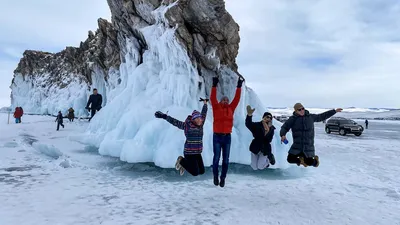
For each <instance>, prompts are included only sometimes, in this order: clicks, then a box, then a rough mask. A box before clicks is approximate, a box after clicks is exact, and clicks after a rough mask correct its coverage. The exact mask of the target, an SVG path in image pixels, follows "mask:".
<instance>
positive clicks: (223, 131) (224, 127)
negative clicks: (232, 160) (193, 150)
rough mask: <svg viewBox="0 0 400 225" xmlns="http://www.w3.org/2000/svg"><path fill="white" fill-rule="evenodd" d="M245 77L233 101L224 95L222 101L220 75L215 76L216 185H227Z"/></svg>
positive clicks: (214, 143) (214, 142)
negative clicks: (232, 141)
mask: <svg viewBox="0 0 400 225" xmlns="http://www.w3.org/2000/svg"><path fill="white" fill-rule="evenodd" d="M243 81H244V80H243V79H242V78H241V77H240V78H239V80H238V83H237V86H236V93H235V97H234V98H233V101H232V102H231V103H229V98H228V97H226V96H223V97H222V98H221V101H220V102H218V100H217V85H218V82H219V79H218V77H213V86H212V88H211V96H210V101H211V106H212V108H213V116H214V123H213V130H214V135H213V151H214V157H213V174H214V185H215V186H218V185H219V186H221V187H224V186H225V178H226V174H227V172H228V164H229V153H230V149H231V133H232V127H233V114H234V113H235V109H236V107H237V106H238V104H239V101H240V94H241V91H242V83H243ZM221 150H222V172H221V180H219V179H218V175H219V173H218V165H219V159H220V158H221Z"/></svg>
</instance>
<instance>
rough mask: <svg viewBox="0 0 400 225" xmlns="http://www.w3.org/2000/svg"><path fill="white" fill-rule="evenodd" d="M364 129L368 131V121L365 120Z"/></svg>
mask: <svg viewBox="0 0 400 225" xmlns="http://www.w3.org/2000/svg"><path fill="white" fill-rule="evenodd" d="M365 129H368V120H365Z"/></svg>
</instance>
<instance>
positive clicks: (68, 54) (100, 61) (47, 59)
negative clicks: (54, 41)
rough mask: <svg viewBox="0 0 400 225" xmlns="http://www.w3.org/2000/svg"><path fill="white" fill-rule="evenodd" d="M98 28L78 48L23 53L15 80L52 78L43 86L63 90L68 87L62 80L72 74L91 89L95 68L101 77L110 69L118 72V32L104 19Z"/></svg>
mask: <svg viewBox="0 0 400 225" xmlns="http://www.w3.org/2000/svg"><path fill="white" fill-rule="evenodd" d="M98 24H99V28H98V30H97V31H96V33H95V34H93V32H91V31H89V34H88V39H87V40H86V41H84V42H81V44H80V46H79V47H78V48H75V47H66V49H65V50H63V51H61V52H59V53H55V54H52V53H49V52H41V51H31V50H26V51H25V52H24V54H23V58H22V59H21V60H20V62H19V64H18V67H17V68H16V69H15V71H14V74H15V76H18V75H22V76H23V77H25V76H31V78H32V79H35V77H40V76H41V75H43V74H51V76H49V78H48V79H47V80H45V81H43V82H44V83H43V85H47V86H50V85H57V86H58V87H59V88H64V87H65V86H66V85H68V84H67V83H64V82H63V80H64V78H65V76H71V74H74V75H75V76H76V77H77V78H78V79H79V81H80V82H86V83H88V84H89V85H90V84H91V73H92V68H93V67H94V66H97V67H98V68H101V69H102V70H103V71H104V74H108V70H109V69H110V68H111V67H115V68H118V67H119V65H120V63H121V61H120V55H119V45H118V42H117V31H116V30H115V29H114V28H113V26H112V25H111V23H109V22H107V21H106V20H104V19H99V20H98ZM105 79H107V77H105Z"/></svg>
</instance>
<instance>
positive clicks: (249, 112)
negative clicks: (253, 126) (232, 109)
mask: <svg viewBox="0 0 400 225" xmlns="http://www.w3.org/2000/svg"><path fill="white" fill-rule="evenodd" d="M255 110H256V109H252V108H251V106H250V105H248V106H247V115H249V116H252V115H253V113H254V111H255Z"/></svg>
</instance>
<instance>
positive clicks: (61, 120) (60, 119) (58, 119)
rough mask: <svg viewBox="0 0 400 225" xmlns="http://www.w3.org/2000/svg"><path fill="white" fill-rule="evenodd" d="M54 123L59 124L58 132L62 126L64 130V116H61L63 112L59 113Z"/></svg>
mask: <svg viewBox="0 0 400 225" xmlns="http://www.w3.org/2000/svg"><path fill="white" fill-rule="evenodd" d="M54 122H57V130H59V129H60V125H61V126H62V127H63V128H64V124H63V115H62V114H61V111H58V115H57V118H56V121H54Z"/></svg>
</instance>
